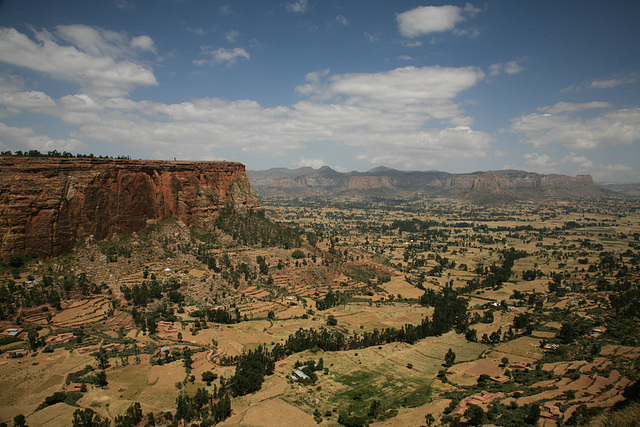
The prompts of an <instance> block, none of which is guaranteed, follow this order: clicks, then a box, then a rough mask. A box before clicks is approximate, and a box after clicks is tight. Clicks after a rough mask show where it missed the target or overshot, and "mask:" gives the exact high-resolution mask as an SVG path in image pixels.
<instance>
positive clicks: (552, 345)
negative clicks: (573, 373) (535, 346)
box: [542, 344, 560, 351]
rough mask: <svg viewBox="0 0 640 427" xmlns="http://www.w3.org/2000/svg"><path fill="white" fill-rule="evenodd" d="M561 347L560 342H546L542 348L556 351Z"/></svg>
mask: <svg viewBox="0 0 640 427" xmlns="http://www.w3.org/2000/svg"><path fill="white" fill-rule="evenodd" d="M558 347H560V346H559V345H558V344H546V345H545V346H544V347H542V349H543V350H544V351H555V350H557V349H558Z"/></svg>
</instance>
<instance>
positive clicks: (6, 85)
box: [0, 74, 56, 116]
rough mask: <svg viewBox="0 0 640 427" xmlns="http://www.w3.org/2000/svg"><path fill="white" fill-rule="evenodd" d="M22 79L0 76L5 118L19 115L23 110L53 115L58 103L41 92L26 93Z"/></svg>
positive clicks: (5, 75) (1, 98) (2, 111)
mask: <svg viewBox="0 0 640 427" xmlns="http://www.w3.org/2000/svg"><path fill="white" fill-rule="evenodd" d="M23 86H24V85H23V82H22V79H20V78H18V77H16V76H12V75H9V74H0V105H2V106H3V107H4V110H0V114H1V115H4V116H8V115H14V114H18V113H20V112H21V111H23V110H26V111H30V112H34V113H52V112H53V111H55V108H56V103H55V101H54V100H53V99H51V98H50V97H49V95H47V94H45V93H44V92H40V91H24V90H23Z"/></svg>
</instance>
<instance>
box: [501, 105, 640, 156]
mask: <svg viewBox="0 0 640 427" xmlns="http://www.w3.org/2000/svg"><path fill="white" fill-rule="evenodd" d="M607 106H609V105H608V104H607V103H602V102H594V103H585V104H572V103H559V104H556V105H554V106H553V107H544V108H543V109H542V110H543V111H546V112H544V113H542V114H540V113H533V114H528V115H524V116H522V117H519V118H517V119H512V121H511V129H510V130H511V132H514V133H521V134H523V135H524V142H526V143H528V144H530V145H532V146H534V147H537V148H540V147H545V146H549V145H552V144H561V145H564V146H566V147H569V148H571V149H593V148H596V147H600V146H603V145H627V146H630V145H633V144H634V143H635V142H637V141H639V140H640V108H627V109H620V110H616V111H611V112H607V113H604V114H602V115H600V116H596V117H593V118H590V119H583V118H580V117H574V116H573V115H572V114H570V113H575V112H577V111H581V110H584V109H593V108H605V107H607Z"/></svg>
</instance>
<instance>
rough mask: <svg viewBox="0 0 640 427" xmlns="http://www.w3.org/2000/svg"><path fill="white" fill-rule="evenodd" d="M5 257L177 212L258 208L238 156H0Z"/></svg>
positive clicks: (189, 215) (185, 215)
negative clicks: (214, 159)
mask: <svg viewBox="0 0 640 427" xmlns="http://www.w3.org/2000/svg"><path fill="white" fill-rule="evenodd" d="M0 171H1V172H0V256H2V257H3V258H5V259H6V258H7V257H8V255H10V254H12V253H16V254H24V255H37V256H40V257H50V256H54V255H57V254H59V253H61V252H65V251H68V250H70V249H71V248H73V247H74V245H75V244H76V243H77V242H78V241H80V240H81V239H83V238H86V237H89V236H93V237H94V238H95V239H103V238H105V237H107V236H110V235H111V234H113V233H117V234H129V233H132V232H135V231H138V230H140V229H142V228H144V227H145V226H146V225H147V224H148V223H149V221H162V220H165V219H167V218H170V217H177V218H178V219H179V220H181V221H183V222H184V223H185V224H187V225H188V226H190V227H192V226H196V225H198V226H206V225H207V224H209V223H210V222H212V221H214V220H215V218H216V215H217V212H219V211H220V209H222V208H224V207H226V206H232V207H233V208H235V209H236V210H242V209H246V208H254V207H259V202H258V198H257V197H256V196H255V194H254V193H253V189H252V187H251V182H250V181H249V178H248V177H247V175H246V173H245V167H244V165H243V164H241V163H235V162H168V161H157V160H121V159H89V158H87V159H66V158H29V157H0Z"/></svg>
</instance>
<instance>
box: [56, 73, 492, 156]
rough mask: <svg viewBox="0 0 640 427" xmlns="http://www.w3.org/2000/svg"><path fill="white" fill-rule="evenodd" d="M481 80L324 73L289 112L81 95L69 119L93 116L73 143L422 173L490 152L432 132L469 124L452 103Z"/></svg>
mask: <svg viewBox="0 0 640 427" xmlns="http://www.w3.org/2000/svg"><path fill="white" fill-rule="evenodd" d="M395 72H398V73H400V75H396V74H395ZM414 73H415V74H414ZM481 77H482V74H481V73H480V72H479V71H478V70H476V69H464V68H463V69H444V68H442V69H441V68H434V69H414V68H409V69H398V70H391V71H388V72H384V73H374V74H369V75H365V74H344V75H333V76H332V75H330V72H329V70H324V71H319V72H314V73H310V74H309V75H308V76H307V82H308V85H305V86H302V87H299V88H298V92H299V93H300V94H302V95H305V96H307V97H308V99H306V100H303V101H300V102H298V103H297V104H295V105H292V106H290V107H285V106H279V107H274V108H264V107H262V106H261V105H260V104H258V103H257V102H255V101H250V100H242V101H233V102H230V101H225V100H221V99H216V98H204V99H197V100H192V101H190V102H183V103H180V104H161V103H155V102H151V101H141V102H133V101H130V100H126V99H119V100H118V99H109V100H97V101H96V100H95V99H89V98H86V97H79V96H78V95H76V96H74V97H73V98H69V99H65V100H64V105H65V108H66V114H67V116H65V117H67V120H82V119H84V120H86V122H85V123H83V124H80V126H79V129H78V132H77V133H76V134H75V135H74V136H75V137H77V138H83V139H86V140H97V141H103V142H106V143H109V144H114V145H124V146H131V147H139V148H144V149H153V150H157V152H159V153H164V154H163V156H164V157H165V158H167V157H168V158H171V157H174V156H175V157H180V158H199V159H207V158H208V159H213V158H218V156H219V155H220V154H219V153H220V152H221V151H222V150H225V149H227V148H231V147H233V148H237V149H239V150H241V151H242V152H244V153H254V154H256V153H257V154H264V155H268V156H274V157H277V156H282V155H285V154H290V153H292V152H295V151H296V150H301V149H303V148H304V147H305V145H306V144H312V143H313V144H316V145H317V144H320V145H322V144H341V145H347V146H351V147H354V148H355V149H357V150H358V158H360V159H367V160H368V161H370V162H371V163H372V164H381V163H384V164H388V165H393V166H397V167H419V168H420V167H422V168H424V167H432V166H433V165H434V164H436V163H437V162H439V161H441V160H442V159H457V158H479V157H483V156H486V154H487V152H488V150H489V149H490V148H491V144H492V143H493V137H492V136H491V135H489V134H487V133H484V132H480V131H476V130H473V129H471V128H470V127H469V126H464V125H456V124H454V125H453V126H449V127H446V126H445V127H444V128H438V127H432V128H427V127H426V124H427V122H428V121H429V120H430V118H435V117H445V118H450V119H451V121H452V122H455V121H464V120H465V118H464V116H462V115H461V113H460V109H459V107H458V106H457V105H456V104H455V103H454V102H453V98H454V97H456V96H457V95H458V94H459V92H461V91H463V90H464V89H465V88H468V87H470V86H472V85H473V84H474V83H475V82H476V81H477V80H478V79H480V78H481ZM406 80H409V81H406ZM411 83H413V88H414V90H413V91H410V90H408V86H409V85H411ZM405 85H407V87H406V88H405ZM424 85H426V86H437V87H438V90H435V89H433V90H432V89H429V90H427V89H425V88H424V87H421V86H424ZM323 90H324V91H325V93H324V94H323V96H322V99H319V95H320V94H319V91H323ZM100 108H104V110H100ZM96 116H99V120H98V119H96ZM303 158H304V159H307V158H306V157H303ZM307 160H309V161H311V160H315V158H314V157H310V158H308V159H307Z"/></svg>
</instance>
